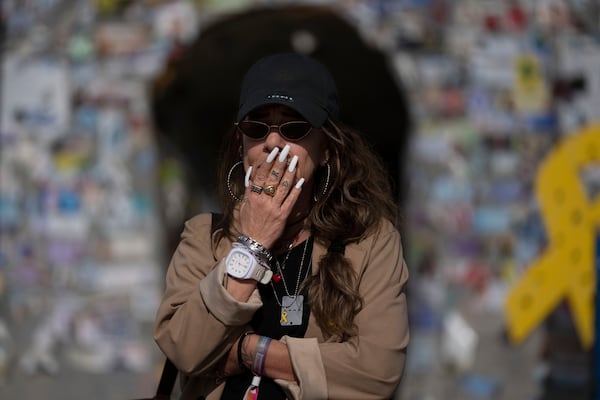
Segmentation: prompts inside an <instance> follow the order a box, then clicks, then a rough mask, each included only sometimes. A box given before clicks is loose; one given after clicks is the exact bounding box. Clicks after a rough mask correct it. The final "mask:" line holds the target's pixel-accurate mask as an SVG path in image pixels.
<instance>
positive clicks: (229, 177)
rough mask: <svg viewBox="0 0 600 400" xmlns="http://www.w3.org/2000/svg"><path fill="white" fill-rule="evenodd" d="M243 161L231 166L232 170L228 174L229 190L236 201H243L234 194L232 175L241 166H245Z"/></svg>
mask: <svg viewBox="0 0 600 400" xmlns="http://www.w3.org/2000/svg"><path fill="white" fill-rule="evenodd" d="M243 163H244V162H243V161H238V162H236V163H235V164H233V165H232V166H231V168H229V172H228V173H227V190H229V194H230V195H231V197H232V198H233V199H234V200H235V201H242V199H240V198H239V197H237V196H236V195H235V193H233V190H231V174H232V173H233V170H234V169H235V168H236V167H237V166H238V165H240V164H243Z"/></svg>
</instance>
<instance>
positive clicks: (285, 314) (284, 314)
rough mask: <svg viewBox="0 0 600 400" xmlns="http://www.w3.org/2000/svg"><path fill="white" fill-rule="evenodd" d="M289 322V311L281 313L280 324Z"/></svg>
mask: <svg viewBox="0 0 600 400" xmlns="http://www.w3.org/2000/svg"><path fill="white" fill-rule="evenodd" d="M287 322H288V320H287V311H281V320H279V323H281V324H283V323H287Z"/></svg>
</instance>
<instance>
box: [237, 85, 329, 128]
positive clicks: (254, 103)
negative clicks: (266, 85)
mask: <svg viewBox="0 0 600 400" xmlns="http://www.w3.org/2000/svg"><path fill="white" fill-rule="evenodd" d="M269 104H282V105H284V106H287V107H290V108H291V109H293V110H295V111H296V112H298V113H299V114H300V115H302V116H303V117H304V118H305V119H306V120H307V121H308V122H309V123H310V124H311V125H312V126H313V127H315V128H320V127H322V126H323V124H324V123H325V121H326V120H327V111H325V109H323V108H321V107H319V106H318V105H316V104H315V103H314V102H311V101H308V100H305V99H303V98H302V97H299V96H295V97H294V100H293V101H289V100H286V99H282V98H267V97H266V95H265V94H263V93H257V94H256V95H253V96H248V99H247V100H246V102H245V103H244V104H242V105H240V108H239V110H238V114H237V122H240V121H241V120H243V119H244V117H246V115H248V113H250V112H252V111H253V110H256V109H257V108H258V107H261V106H265V105H269Z"/></svg>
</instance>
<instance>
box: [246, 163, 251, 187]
mask: <svg viewBox="0 0 600 400" xmlns="http://www.w3.org/2000/svg"><path fill="white" fill-rule="evenodd" d="M251 173H252V165H251V166H249V167H248V171H246V178H244V184H245V185H246V187H248V186H250V174H251Z"/></svg>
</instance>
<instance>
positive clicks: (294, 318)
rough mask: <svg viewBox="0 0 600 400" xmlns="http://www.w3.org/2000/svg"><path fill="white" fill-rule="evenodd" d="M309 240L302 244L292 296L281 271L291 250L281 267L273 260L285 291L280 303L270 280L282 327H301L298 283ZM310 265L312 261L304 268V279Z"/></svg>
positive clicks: (302, 306) (301, 302)
mask: <svg viewBox="0 0 600 400" xmlns="http://www.w3.org/2000/svg"><path fill="white" fill-rule="evenodd" d="M309 239H310V238H308V239H306V241H305V242H304V250H303V251H302V258H301V260H300V267H299V268H298V278H297V279H296V288H295V290H294V294H293V295H292V294H290V292H289V290H288V287H287V284H286V283H285V278H284V276H283V269H285V263H286V262H287V260H288V258H289V256H290V253H291V251H292V249H290V250H289V251H288V253H287V254H286V256H285V259H284V261H283V263H284V264H283V267H282V266H281V265H280V264H279V261H277V260H275V265H276V266H277V272H278V274H279V276H281V280H282V282H283V288H284V290H285V293H286V296H282V297H281V301H280V300H279V298H278V297H277V291H276V290H275V285H273V280H271V289H273V296H275V301H276V302H277V304H278V305H279V307H280V308H281V314H280V318H279V323H280V324H281V325H282V326H290V325H302V314H303V312H304V310H303V308H304V296H303V295H301V294H298V291H299V290H300V282H301V281H302V280H303V279H302V270H303V267H304V260H305V258H306V250H307V248H308V241H309ZM311 265H312V260H310V261H309V262H308V266H307V268H306V273H305V274H304V279H306V277H308V273H309V272H310V267H311Z"/></svg>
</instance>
